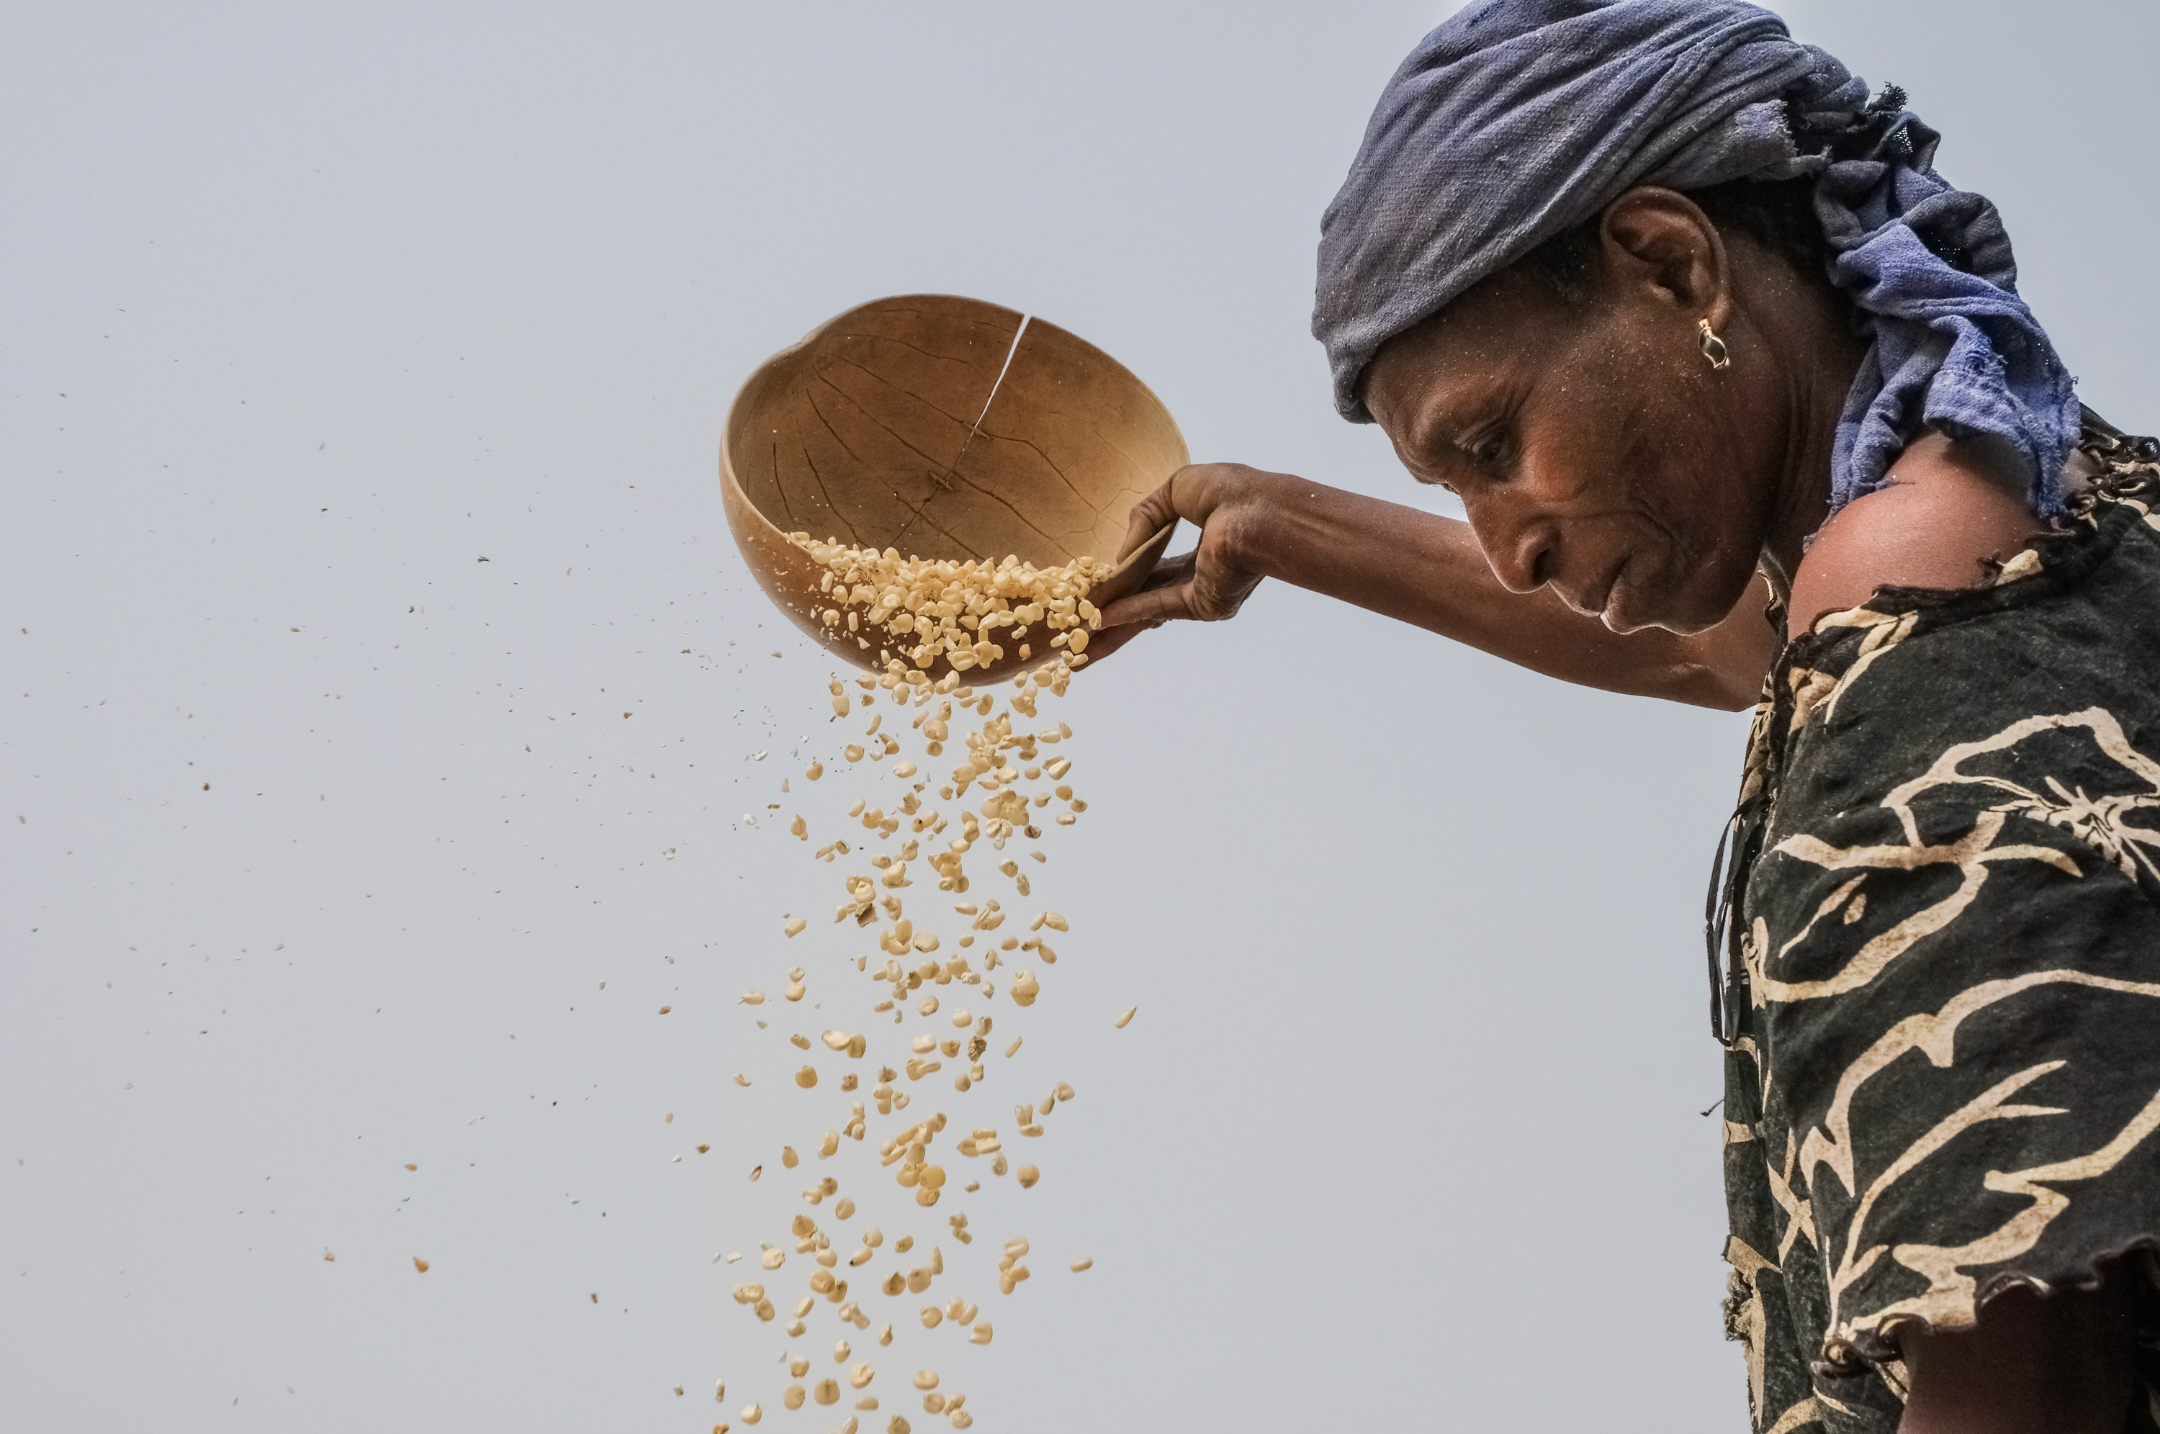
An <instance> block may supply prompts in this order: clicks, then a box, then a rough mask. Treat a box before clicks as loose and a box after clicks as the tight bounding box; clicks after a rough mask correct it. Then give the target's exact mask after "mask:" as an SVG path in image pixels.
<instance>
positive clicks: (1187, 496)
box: [1088, 463, 1297, 655]
mask: <svg viewBox="0 0 2160 1434" xmlns="http://www.w3.org/2000/svg"><path fill="white" fill-rule="evenodd" d="M1295 481H1297V480H1295V479H1293V478H1290V477H1288V476H1287V475H1285V474H1281V473H1262V472H1261V471H1259V470H1258V469H1256V468H1247V467H1245V466H1244V465H1243V464H1241V463H1196V464H1193V465H1192V466H1190V467H1187V468H1180V469H1179V470H1178V471H1177V472H1176V473H1173V474H1172V475H1170V481H1169V482H1167V483H1165V484H1163V485H1162V487H1160V488H1157V489H1156V490H1155V491H1154V492H1152V493H1150V494H1148V496H1147V497H1145V498H1143V499H1141V500H1140V502H1139V503H1138V504H1136V505H1134V507H1133V510H1132V519H1131V521H1130V523H1129V524H1128V525H1127V527H1126V530H1125V543H1124V546H1122V547H1121V548H1119V550H1118V558H1119V560H1120V561H1123V560H1124V558H1125V556H1126V555H1127V554H1128V553H1131V552H1132V551H1134V550H1135V549H1136V548H1138V547H1140V545H1141V544H1143V543H1145V542H1146V541H1147V540H1148V539H1149V538H1150V537H1152V536H1154V535H1155V534H1156V533H1158V532H1160V531H1161V530H1162V528H1163V527H1164V526H1165V525H1167V524H1170V523H1173V522H1177V521H1178V520H1180V519H1182V520H1184V521H1185V522H1188V523H1191V524H1192V525H1194V526H1195V527H1197V528H1198V529H1199V530H1200V541H1199V543H1198V545H1197V546H1195V547H1194V548H1193V550H1192V551H1191V552H1189V553H1186V554H1184V555H1182V556H1181V557H1178V558H1174V559H1172V560H1171V561H1169V562H1166V563H1163V564H1161V565H1160V566H1158V567H1157V568H1156V569H1155V570H1154V571H1153V572H1152V573H1150V574H1148V577H1147V580H1146V582H1144V583H1143V584H1142V585H1141V588H1140V590H1139V591H1138V592H1136V593H1133V594H1131V595H1130V596H1127V597H1122V598H1119V599H1118V600H1117V601H1116V602H1113V603H1111V604H1110V605H1109V606H1108V607H1106V608H1104V609H1103V631H1102V634H1101V635H1100V636H1099V637H1097V638H1095V639H1094V640H1093V641H1091V642H1090V644H1089V649H1088V650H1089V653H1090V655H1094V654H1096V653H1098V652H1104V653H1106V652H1109V651H1114V650H1115V649H1116V648H1118V647H1120V646H1122V645H1123V644H1124V643H1125V642H1127V641H1130V640H1131V638H1132V637H1133V636H1134V635H1136V634H1137V633H1140V632H1142V631H1144V630H1146V629H1147V628H1150V627H1158V626H1160V625H1161V624H1162V623H1164V622H1166V621H1168V620H1170V619H1172V618H1185V619H1188V620H1191V621H1197V622H1220V621H1222V620H1223V619H1224V618H1229V617H1235V616H1237V611H1238V609H1239V608H1240V607H1243V606H1244V604H1245V599H1246V598H1248V597H1250V596H1251V595H1252V590H1253V589H1254V588H1256V587H1258V586H1259V585H1260V579H1261V578H1262V577H1264V576H1265V574H1264V573H1263V572H1261V571H1260V570H1259V568H1257V567H1256V566H1255V565H1254V559H1253V554H1252V553H1251V551H1250V548H1251V540H1252V539H1253V538H1254V536H1255V535H1256V534H1258V533H1259V532H1260V531H1262V530H1263V529H1264V528H1265V527H1266V526H1267V523H1268V517H1267V509H1268V505H1269V502H1270V495H1271V491H1272V488H1273V485H1276V484H1280V483H1286V482H1295ZM1120 629H1122V631H1120Z"/></svg>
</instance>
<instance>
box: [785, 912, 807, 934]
mask: <svg viewBox="0 0 2160 1434" xmlns="http://www.w3.org/2000/svg"><path fill="white" fill-rule="evenodd" d="M809 924H810V923H809V922H807V921H805V920H803V919H802V918H801V917H800V916H791V917H789V918H788V924H787V925H786V926H785V927H783V928H782V930H783V931H784V932H785V933H786V934H787V935H789V936H800V935H802V932H803V928H804V927H806V926H808V925H809Z"/></svg>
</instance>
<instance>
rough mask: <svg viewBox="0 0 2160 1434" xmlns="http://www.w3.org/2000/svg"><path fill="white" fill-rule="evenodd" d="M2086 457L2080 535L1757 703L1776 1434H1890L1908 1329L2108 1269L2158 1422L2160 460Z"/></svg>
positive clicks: (1734, 1047) (1914, 598)
mask: <svg viewBox="0 0 2160 1434" xmlns="http://www.w3.org/2000/svg"><path fill="white" fill-rule="evenodd" d="M2088 417H2089V416H2088ZM2081 446H2082V447H2083V448H2084V450H2085V451H2086V452H2087V453H2088V454H2090V455H2092V456H2093V457H2094V458H2096V459H2098V460H2099V461H2100V463H2101V464H2102V466H2103V469H2104V474H2105V476H2103V477H2102V478H2101V479H2099V480H2098V481H2097V482H2096V483H2095V484H2094V485H2093V487H2092V489H2091V490H2090V491H2089V492H2088V493H2087V494H2085V495H2084V497H2083V498H2082V499H2081V500H2080V503H2079V510H2078V511H2077V513H2076V516H2075V518H2074V521H2073V522H2072V524H2071V525H2070V528H2069V530H2068V531H2067V532H2065V533H2064V534H2062V535H2061V536H2058V537H2053V538H2049V539H2046V540H2043V542H2042V543H2041V544H2040V546H2039V547H2038V548H2037V549H2035V550H2033V551H2028V552H2025V553H2022V554H2020V555H2019V556H2018V557H2017V558H2016V559H2015V560H2013V561H2012V562H2010V563H2008V564H2006V565H2005V566H2004V567H2003V569H2002V571H2001V574H2000V577H1999V580H1998V581H1997V582H1995V583H1994V584H1993V585H1991V586H1989V587H1986V588H1983V589H1979V590H1975V591H1970V592H1962V593H1945V592H1931V591H1922V590H1918V589H1903V588H1884V589H1880V590H1878V591H1877V592H1876V594H1875V596H1874V597H1873V598H1872V599H1870V601H1869V602H1868V603H1867V605H1866V606H1864V607H1858V608H1853V609H1850V610H1848V611H1845V612H1839V613H1832V614H1829V615H1827V616H1825V617H1823V618H1822V619H1821V620H1820V621H1818V622H1817V623H1816V624H1815V628H1814V630H1813V631H1812V632H1809V633H1806V634H1803V635H1802V636H1800V637H1799V638H1798V639H1796V640H1794V641H1793V642H1791V643H1789V644H1788V645H1787V646H1786V648H1785V650H1784V652H1783V653H1782V654H1781V655H1780V657H1779V659H1778V664H1777V666H1776V668H1775V669H1774V670H1773V672H1772V674H1771V680H1770V683H1769V685H1768V687H1767V688H1766V690H1765V697H1764V700H1763V703H1762V705H1761V707H1760V708H1759V709H1758V710H1757V713H1756V717H1755V726H1754V731H1753V735H1752V737H1751V739H1750V742H1749V755H1748V765H1747V772H1746V777H1745V780H1744V782H1743V786H1742V790H1741V802H1740V810H1739V812H1738V813H1737V814H1736V815H1735V817H1734V826H1733V828H1732V830H1731V832H1730V833H1729V838H1730V841H1731V850H1732V852H1733V861H1732V864H1731V867H1730V869H1729V872H1728V873H1727V874H1725V875H1724V876H1723V877H1722V878H1721V879H1720V880H1719V882H1718V883H1717V884H1715V885H1714V886H1713V910H1712V916H1713V922H1712V927H1713V930H1712V938H1711V940H1712V948H1711V949H1712V968H1713V969H1712V979H1713V989H1714V997H1713V1019H1714V1020H1715V1021H1716V1022H1717V1024H1718V1028H1719V1035H1720V1038H1721V1039H1722V1040H1723V1041H1724V1042H1725V1045H1726V1050H1727V1055H1726V1100H1725V1114H1726V1120H1725V1126H1724V1137H1725V1178H1726V1190H1727V1199H1728V1203H1729V1205H1730V1212H1731V1222H1732V1230H1731V1236H1730V1239H1729V1240H1728V1242H1727V1245H1726V1259H1727V1260H1728V1262H1729V1263H1730V1264H1731V1266H1732V1271H1731V1284H1732V1295H1731V1298H1730V1299H1729V1300H1728V1301H1727V1305H1726V1329H1727V1333H1728V1334H1729V1335H1730V1337H1732V1338H1733V1339H1736V1340H1738V1341H1740V1342H1741V1343H1742V1344H1743V1345H1745V1346H1746V1352H1747V1365H1748V1385H1749V1403H1750V1408H1751V1409H1752V1411H1753V1416H1754V1427H1755V1430H1756V1431H1757V1434H1799V1432H1800V1431H1806V1434H1818V1431H1820V1434H1857V1432H1858V1431H1865V1434H1890V1431H1893V1430H1894V1429H1895V1428H1896V1426H1897V1422H1898V1419H1899V1416H1900V1413H1901V1411H1902V1409H1903V1392H1904V1389H1905V1379H1904V1373H1905V1371H1904V1367H1903V1366H1902V1364H1901V1363H1900V1362H1899V1360H1898V1358H1897V1336H1898V1332H1899V1331H1900V1329H1901V1328H1905V1327H1917V1328H1922V1329H1954V1328H1957V1327H1960V1326H1965V1325H1969V1324H1971V1323H1972V1322H1973V1320H1974V1318H1975V1311H1976V1309H1977V1308H1978V1307H1979V1306H1980V1305H1981V1304H1984V1303H1985V1302H1986V1301H1987V1300H1988V1299H1989V1298H1991V1297H1992V1296H1994V1295H1995V1294H1997V1293H2000V1292H2001V1291H2003V1290H2005V1289H2008V1288H2010V1287H2012V1286H2015V1285H2020V1284H2023V1285H2027V1286H2032V1287H2038V1288H2041V1289H2052V1288H2061V1287H2067V1286H2076V1285H2086V1286H2090V1285H2092V1284H2093V1283H2094V1282H2095V1280H2096V1278H2097V1267H2098V1266H2099V1265H2101V1264H2102V1263H2103V1262H2106V1261H2110V1260H2117V1259H2121V1260H2123V1265H2122V1266H2121V1267H2120V1268H2121V1269H2122V1270H2123V1271H2124V1273H2125V1274H2126V1275H2127V1276H2128V1277H2129V1278H2132V1279H2134V1280H2135V1281H2137V1282H2138V1286H2139V1299H2140V1301H2141V1304H2142V1306H2143V1309H2142V1310H2141V1313H2140V1318H2139V1324H2140V1327H2141V1333H2140V1347H2139V1350H2138V1356H2139V1359H2140V1362H2141V1370H2140V1372H2141V1374H2142V1375H2144V1376H2145V1384H2146V1391H2147V1392H2146V1393H2145V1394H2143V1395H2141V1396H2140V1398H2139V1399H2138V1400H2137V1403H2138V1405H2139V1406H2140V1407H2139V1408H2138V1409H2137V1410H2136V1411H2135V1413H2134V1415H2133V1419H2132V1423H2131V1425H2130V1426H2129V1427H2130V1428H2132V1429H2146V1430H2150V1429H2156V1428H2160V1417H2156V1414H2160V1396H2155V1395H2154V1394H2153V1393H2152V1391H2153V1390H2154V1389H2156V1388H2160V1359H2155V1358H2154V1349H2155V1344H2156V1342H2155V1341H2154V1340H2152V1339H2151V1337H2150V1336H2151V1335H2152V1334H2153V1333H2154V1332H2155V1331H2156V1327H2160V1321H2156V1320H2155V1319H2154V1318H2153V1315H2154V1314H2155V1313H2160V1297H2156V1296H2155V1290H2156V1288H2160V1282H2156V1281H2155V1278H2154V1276H2155V1272H2156V1270H2160V1262H2156V1260H2155V1257H2154V1254H2153V1251H2154V1249H2155V1248H2156V1247H2160V1134H2156V1132H2160V445H2156V444H2154V443H2153V442H2152V440H2149V439H2128V438H2124V437H2122V436H2121V435H2119V434H2116V433H2114V431H2113V430H2111V429H2108V428H2106V426H2105V425H2102V424H2100V423H2099V422H2098V420H2096V419H2094V420H2091V421H2090V422H2089V423H2088V426H2087V430H2086V434H2085V438H2084V442H2083V444H2082V445H2081ZM1720 967H1722V968H1723V969H1722V970H1720V969H1719V968H1720Z"/></svg>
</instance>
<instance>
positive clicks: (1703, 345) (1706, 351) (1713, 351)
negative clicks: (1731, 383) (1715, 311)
mask: <svg viewBox="0 0 2160 1434" xmlns="http://www.w3.org/2000/svg"><path fill="white" fill-rule="evenodd" d="M1695 327H1696V328H1698V329H1701V330H1702V341H1701V342H1700V343H1699V344H1697V345H1696V347H1698V348H1700V349H1701V350H1702V356H1703V357H1704V358H1706V359H1708V360H1709V361H1710V367H1712V368H1714V369H1728V368H1731V367H1732V354H1731V352H1730V351H1729V350H1728V349H1727V348H1726V347H1725V340H1723V339H1721V338H1719V337H1718V336H1717V330H1716V329H1713V328H1711V327H1710V321H1709V320H1708V319H1697V320H1696V321H1695Z"/></svg>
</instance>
